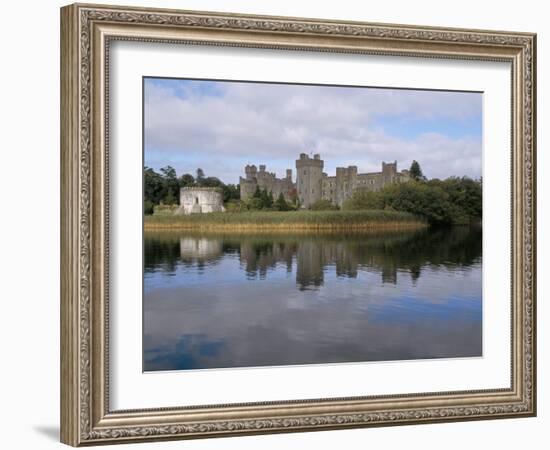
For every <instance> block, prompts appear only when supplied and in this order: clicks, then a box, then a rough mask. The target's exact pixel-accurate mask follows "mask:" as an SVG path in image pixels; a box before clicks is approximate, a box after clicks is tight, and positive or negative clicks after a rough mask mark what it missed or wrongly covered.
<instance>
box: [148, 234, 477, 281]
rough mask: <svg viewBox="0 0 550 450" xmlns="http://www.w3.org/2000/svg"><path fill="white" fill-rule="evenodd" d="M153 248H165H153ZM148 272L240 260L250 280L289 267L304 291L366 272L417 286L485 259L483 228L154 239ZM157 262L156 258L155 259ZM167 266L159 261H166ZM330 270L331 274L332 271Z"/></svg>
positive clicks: (166, 236) (204, 268)
mask: <svg viewBox="0 0 550 450" xmlns="http://www.w3.org/2000/svg"><path fill="white" fill-rule="evenodd" d="M151 245H154V246H159V245H161V246H163V248H162V251H160V252H159V251H158V250H159V249H158V248H150V247H151ZM145 251H146V253H147V254H149V255H151V256H152V258H151V256H149V257H147V258H146V267H145V270H147V269H148V265H149V266H151V267H153V266H154V267H156V268H157V269H158V267H159V266H160V267H163V270H168V271H171V270H175V268H176V266H177V265H183V266H193V267H198V268H199V269H200V268H202V269H203V270H206V269H207V268H208V267H209V266H212V265H217V264H218V263H219V262H220V261H221V260H222V259H223V258H225V257H227V256H233V257H234V258H238V259H239V261H240V264H241V268H242V269H243V272H244V273H245V276H246V277H247V278H248V279H250V280H252V279H257V278H259V279H266V278H269V276H270V273H273V274H276V273H279V272H280V271H281V269H283V268H285V267H286V272H287V273H288V274H291V273H293V272H294V273H295V274H296V275H295V276H296V285H297V288H298V289H300V290H306V289H316V288H318V287H320V286H322V285H323V283H324V281H325V276H326V275H327V273H335V274H336V276H338V277H347V278H357V276H358V274H359V273H360V272H361V271H369V272H376V273H379V274H380V277H381V281H382V283H393V284H395V283H396V282H397V274H398V273H399V272H404V273H408V274H410V277H411V278H412V280H413V282H416V280H418V278H419V277H421V275H422V270H423V268H424V267H426V266H429V267H430V268H432V269H435V270H437V269H438V268H441V269H444V268H445V267H449V266H452V267H453V270H455V269H456V268H460V267H464V268H467V267H468V266H471V265H473V264H475V263H479V260H480V258H481V228H474V229H472V228H469V227H464V228H460V227H459V228H456V227H455V228H452V229H439V230H430V231H429V232H428V231H418V232H407V233H403V232H400V233H397V234H396V233H382V234H379V233H376V234H373V233H369V234H349V235H346V236H345V239H343V238H342V235H341V234H338V235H332V234H322V235H319V234H316V235H312V234H296V235H289V234H284V235H276V234H268V235H265V234H264V235H252V236H250V235H242V234H219V235H214V234H212V235H210V234H209V235H193V234H186V235H171V234H167V235H160V238H159V235H154V239H148V238H147V235H146V237H145ZM153 255H157V257H156V258H155V256H153ZM163 255H164V256H165V260H164V261H162V260H158V258H163ZM328 269H330V270H328Z"/></svg>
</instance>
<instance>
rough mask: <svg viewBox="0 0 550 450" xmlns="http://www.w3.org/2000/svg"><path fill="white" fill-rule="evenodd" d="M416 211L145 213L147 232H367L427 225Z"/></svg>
mask: <svg viewBox="0 0 550 450" xmlns="http://www.w3.org/2000/svg"><path fill="white" fill-rule="evenodd" d="M428 226H429V225H428V222H427V221H425V220H423V219H422V218H419V217H417V216H414V215H412V214H407V213H400V212H393V211H373V210H370V211H299V212H296V211H292V212H268V211H267V212H266V211H259V212H243V213H227V212H225V213H207V214H201V215H199V214H194V215H186V216H183V215H182V216H176V215H159V216H145V218H144V221H143V228H144V231H163V230H167V231H168V230H182V231H201V232H204V231H212V232H237V233H238V232H241V233H246V232H266V233H269V232H297V233H300V232H345V231H350V232H365V231H386V230H387V231H391V230H395V231H399V230H415V229H422V228H427V227H428Z"/></svg>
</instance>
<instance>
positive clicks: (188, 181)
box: [179, 173, 195, 187]
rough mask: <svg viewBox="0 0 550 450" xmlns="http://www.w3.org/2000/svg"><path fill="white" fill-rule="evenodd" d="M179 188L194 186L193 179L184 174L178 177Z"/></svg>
mask: <svg viewBox="0 0 550 450" xmlns="http://www.w3.org/2000/svg"><path fill="white" fill-rule="evenodd" d="M179 185H180V187H190V186H194V185H195V177H194V176H193V175H191V174H190V173H185V174H183V175H182V176H181V177H179Z"/></svg>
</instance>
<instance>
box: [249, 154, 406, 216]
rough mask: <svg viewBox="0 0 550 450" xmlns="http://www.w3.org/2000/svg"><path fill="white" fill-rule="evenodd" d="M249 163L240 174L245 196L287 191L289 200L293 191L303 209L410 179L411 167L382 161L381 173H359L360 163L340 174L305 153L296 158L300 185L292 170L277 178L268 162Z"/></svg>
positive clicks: (297, 176) (343, 170)
mask: <svg viewBox="0 0 550 450" xmlns="http://www.w3.org/2000/svg"><path fill="white" fill-rule="evenodd" d="M259 167H260V169H259V170H258V168H257V167H256V166H255V165H247V166H246V167H245V175H246V176H245V177H244V178H243V177H240V179H239V183H240V190H241V199H243V200H246V199H247V198H249V197H251V196H252V195H253V194H254V191H255V190H256V186H259V187H260V189H266V190H267V191H268V192H271V193H272V194H273V198H274V199H276V198H277V197H278V196H279V193H281V192H282V193H283V195H284V196H285V199H286V200H287V201H289V200H291V197H292V193H293V192H295V193H296V194H297V196H298V201H299V202H300V205H301V207H302V208H310V207H311V205H313V204H314V203H315V202H317V201H319V200H321V199H323V200H328V201H330V202H331V203H333V204H334V205H338V206H340V207H341V206H342V205H343V204H344V202H345V201H346V200H347V199H349V198H350V197H351V196H352V195H353V193H354V192H355V191H356V190H357V189H365V190H369V191H378V190H380V189H382V188H383V187H384V186H386V185H388V184H392V183H402V182H405V181H409V180H410V174H409V171H408V170H402V171H401V172H398V171H397V161H394V162H392V163H386V162H383V163H382V170H381V171H380V172H371V173H357V166H348V167H338V168H336V176H328V175H327V174H326V173H323V167H324V161H323V160H322V159H321V156H320V155H319V154H316V155H313V158H310V157H309V156H308V155H307V154H305V153H301V154H300V157H299V159H297V160H296V184H294V183H293V182H292V170H290V169H288V170H287V173H286V178H277V177H276V176H275V174H274V173H272V172H267V171H266V170H265V166H264V165H260V166H259Z"/></svg>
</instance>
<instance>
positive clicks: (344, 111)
mask: <svg viewBox="0 0 550 450" xmlns="http://www.w3.org/2000/svg"><path fill="white" fill-rule="evenodd" d="M217 86H218V89H219V90H220V91H221V94H222V95H214V96H212V95H203V94H202V93H200V92H197V90H196V89H194V88H193V87H191V85H190V84H188V83H187V84H186V83H177V82H172V83H170V85H168V83H160V84H158V83H147V84H146V98H145V137H146V142H145V145H146V152H147V155H146V159H149V160H155V161H159V164H160V165H166V164H172V165H174V166H175V167H176V168H177V169H178V167H177V166H178V165H179V166H180V167H179V169H180V170H179V172H181V171H187V172H189V171H192V170H193V169H194V168H195V167H197V166H196V164H197V158H198V160H199V161H198V162H200V163H202V166H201V167H202V168H203V169H204V170H205V171H206V173H207V174H210V175H215V176H220V177H229V178H230V179H227V180H225V181H226V182H235V181H237V179H238V176H239V174H241V172H242V168H241V169H238V168H237V165H234V164H231V163H227V161H228V160H229V159H230V158H238V160H239V161H243V160H246V161H248V162H251V163H256V164H262V163H266V164H267V165H268V166H269V167H268V169H270V170H276V171H277V172H278V173H279V174H282V171H283V170H284V169H285V168H287V167H289V168H293V167H294V160H295V159H296V157H297V156H298V154H299V153H302V152H305V153H309V152H316V153H321V155H322V158H323V159H324V160H325V166H326V171H327V172H329V173H334V170H335V167H336V166H341V165H346V164H355V165H357V166H358V167H359V170H360V171H374V170H379V167H380V163H381V161H393V160H398V162H399V167H400V168H406V167H408V166H409V165H410V163H411V161H412V160H413V159H416V160H418V161H419V162H420V163H421V166H422V168H423V170H424V172H425V174H426V175H428V176H429V177H446V176H450V175H464V174H466V175H470V176H475V177H477V176H479V175H480V174H481V139H480V138H479V136H476V135H468V133H460V130H461V127H464V128H466V126H465V124H468V123H470V124H471V123H472V121H473V120H477V118H479V119H478V120H481V98H480V95H472V94H464V93H454V92H428V91H409V90H390V89H354V88H331V87H319V86H297V85H269V84H256V83H223V84H219V85H217ZM195 87H196V85H195ZM176 93H178V94H179V95H176ZM403 120H405V121H407V123H408V124H409V127H411V126H412V132H413V133H412V134H413V135H414V137H412V138H410V137H407V136H406V133H399V130H398V131H395V128H396V127H393V128H394V131H393V135H392V134H390V133H389V132H388V131H386V130H385V128H386V127H385V125H386V124H388V123H390V122H391V121H395V122H394V124H397V123H400V122H399V121H403ZM442 121H444V122H445V123H447V124H448V123H451V124H453V127H454V129H453V131H455V132H454V133H453V134H454V136H448V135H446V134H444V133H443V132H441V131H439V130H438V126H437V125H438V124H439V123H441V122H442ZM426 123H431V124H435V125H434V130H435V132H434V131H431V130H430V129H428V130H426V129H425V128H426V125H425V124H426ZM411 124H412V125H411ZM423 124H424V125H423ZM454 124H456V127H455V126H454ZM428 128H429V127H428ZM187 157H189V159H192V160H193V166H192V167H183V166H185V162H182V161H185V160H186V158H187ZM201 159H202V161H201ZM160 161H166V163H160ZM172 161H174V162H172ZM220 161H226V163H225V164H220ZM220 166H224V170H220V169H221V167H220Z"/></svg>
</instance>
